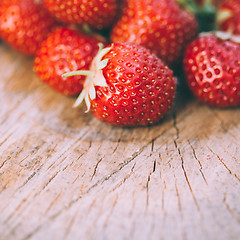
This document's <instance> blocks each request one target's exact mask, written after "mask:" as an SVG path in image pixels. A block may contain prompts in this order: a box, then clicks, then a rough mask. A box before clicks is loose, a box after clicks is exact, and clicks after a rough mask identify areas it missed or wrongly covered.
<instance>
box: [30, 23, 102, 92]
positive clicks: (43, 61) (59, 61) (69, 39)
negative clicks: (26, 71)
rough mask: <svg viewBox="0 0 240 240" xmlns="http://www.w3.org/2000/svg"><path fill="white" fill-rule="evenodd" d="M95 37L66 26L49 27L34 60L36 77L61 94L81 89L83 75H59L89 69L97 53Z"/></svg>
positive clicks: (97, 41)
mask: <svg viewBox="0 0 240 240" xmlns="http://www.w3.org/2000/svg"><path fill="white" fill-rule="evenodd" d="M99 42H100V41H99V40H98V39H97V37H90V36H87V35H86V34H84V33H82V32H80V31H77V30H73V29H70V28H66V27H58V28H56V29H55V30H53V31H52V32H51V33H50V34H49V35H48V37H47V39H46V40H45V41H44V42H43V43H42V45H41V48H40V49H39V50H38V52H37V54H36V57H35V60H34V70H35V72H36V74H37V75H38V77H39V79H40V80H42V81H43V82H44V83H46V84H48V85H49V86H51V87H52V88H53V89H55V90H56V91H58V92H60V93H61V94H63V95H67V96H73V95H76V94H78V93H79V92H80V91H81V90H82V88H83V82H84V80H85V76H72V77H69V78H63V77H62V74H63V73H66V72H69V71H75V70H80V69H84V70H86V69H89V66H90V64H91V62H92V59H93V57H94V56H95V55H96V53H97V52H98V43H99Z"/></svg>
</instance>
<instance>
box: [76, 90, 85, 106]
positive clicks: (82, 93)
mask: <svg viewBox="0 0 240 240" xmlns="http://www.w3.org/2000/svg"><path fill="white" fill-rule="evenodd" d="M85 95H86V93H85V90H84V89H83V90H82V92H81V93H80V94H79V96H78V98H77V100H76V101H75V103H74V104H73V107H74V108H75V107H78V106H79V105H80V104H81V103H82V101H83V99H84V97H85Z"/></svg>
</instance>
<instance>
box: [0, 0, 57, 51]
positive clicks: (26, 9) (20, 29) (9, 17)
mask: <svg viewBox="0 0 240 240" xmlns="http://www.w3.org/2000/svg"><path fill="white" fill-rule="evenodd" d="M53 25H54V20H53V18H52V17H50V15H49V14H48V12H47V11H46V10H45V8H44V7H43V4H42V2H41V1H36V0H35V1H34V0H1V2H0V36H1V38H2V39H3V40H4V41H5V42H7V43H8V44H9V45H11V46H12V47H13V48H15V49H16V50H18V51H20V52H22V53H24V54H26V55H34V54H35V52H36V50H37V49H38V48H39V46H40V44H41V42H42V41H43V40H44V39H45V38H46V36H47V34H48V33H49V31H50V30H51V28H52V27H53Z"/></svg>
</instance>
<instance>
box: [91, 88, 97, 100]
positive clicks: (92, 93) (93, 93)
mask: <svg viewBox="0 0 240 240" xmlns="http://www.w3.org/2000/svg"><path fill="white" fill-rule="evenodd" d="M89 97H90V99H92V100H93V99H95V98H96V90H95V87H94V86H93V85H91V86H90V88H89Z"/></svg>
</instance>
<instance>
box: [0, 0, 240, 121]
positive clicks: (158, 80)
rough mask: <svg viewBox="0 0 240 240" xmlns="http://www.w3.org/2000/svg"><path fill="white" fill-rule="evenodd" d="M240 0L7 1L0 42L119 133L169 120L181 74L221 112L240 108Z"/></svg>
mask: <svg viewBox="0 0 240 240" xmlns="http://www.w3.org/2000/svg"><path fill="white" fill-rule="evenodd" d="M238 34H239V36H240V1H239V0H215V1H209V0H1V2H0V38H1V39H2V40H3V41H4V42H6V43H7V44H8V45H10V46H11V47H13V48H14V49H16V50H17V51H19V52H21V53H23V54H25V55H30V56H33V57H34V63H33V65H34V70H35V72H36V74H37V75H38V77H39V79H40V80H41V81H43V82H45V83H46V84H48V85H49V86H50V87H52V88H53V89H55V90H56V91H58V92H60V93H61V94H64V95H66V96H77V95H79V97H78V98H77V100H76V103H75V106H78V105H79V104H80V103H81V102H82V101H83V100H84V101H85V103H86V105H87V111H91V112H92V113H93V115H94V116H95V117H97V118H98V119H100V120H102V121H104V122H107V123H109V124H112V125H117V126H145V125H149V124H154V123H157V122H159V120H160V119H161V118H162V117H163V116H164V115H165V114H166V113H167V112H168V111H169V109H170V108H171V107H172V105H173V103H174V99H175V93H176V85H177V80H176V79H177V77H176V75H177V72H179V68H180V69H181V70H183V72H184V75H185V81H186V83H187V84H188V87H189V89H190V90H191V91H192V93H193V94H194V95H195V96H196V97H197V98H198V99H199V100H200V101H202V102H204V103H206V104H208V105H210V106H213V107H233V106H239V105H240V37H239V36H238Z"/></svg>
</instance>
